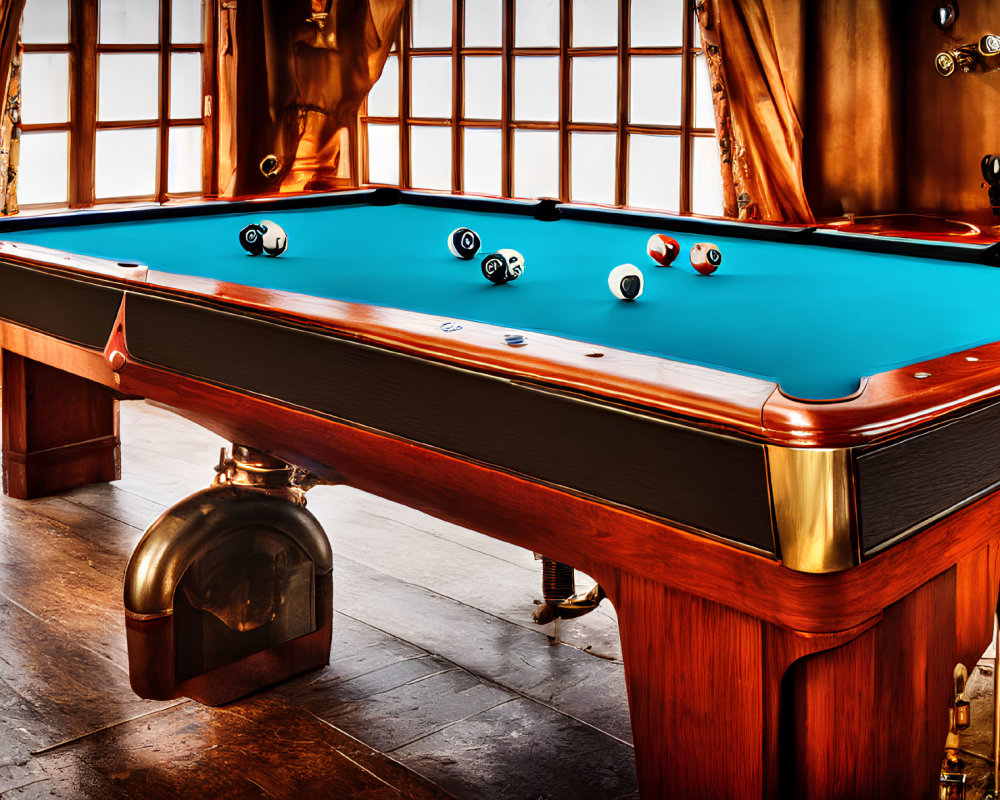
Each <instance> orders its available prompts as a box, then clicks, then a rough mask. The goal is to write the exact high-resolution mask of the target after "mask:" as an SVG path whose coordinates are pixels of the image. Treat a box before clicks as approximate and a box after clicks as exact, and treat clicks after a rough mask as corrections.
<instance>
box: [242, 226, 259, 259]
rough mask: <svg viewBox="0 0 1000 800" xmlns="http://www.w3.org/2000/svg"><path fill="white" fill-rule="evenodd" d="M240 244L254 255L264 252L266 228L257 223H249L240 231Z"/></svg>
mask: <svg viewBox="0 0 1000 800" xmlns="http://www.w3.org/2000/svg"><path fill="white" fill-rule="evenodd" d="M240 245H241V246H242V247H243V249H244V250H246V251H247V252H248V253H249V254H250V255H252V256H259V255H260V254H261V253H263V252H264V229H263V228H262V227H261V226H260V225H258V224H257V223H253V224H251V225H247V226H246V227H245V228H244V229H243V230H241V231H240Z"/></svg>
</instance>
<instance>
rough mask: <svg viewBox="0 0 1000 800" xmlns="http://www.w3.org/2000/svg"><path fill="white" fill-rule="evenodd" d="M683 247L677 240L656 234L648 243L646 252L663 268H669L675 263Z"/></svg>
mask: <svg viewBox="0 0 1000 800" xmlns="http://www.w3.org/2000/svg"><path fill="white" fill-rule="evenodd" d="M680 251H681V246H680V245H679V244H678V243H677V240H676V239H674V238H673V237H671V236H667V235H666V234H663V233H654V234H653V235H652V236H650V237H649V241H648V242H646V252H647V253H648V254H649V257H650V258H651V259H653V261H655V262H656V263H657V264H659V265H660V266H661V267H669V266H670V265H671V264H673V263H674V259H675V258H677V254H678V253H679V252H680Z"/></svg>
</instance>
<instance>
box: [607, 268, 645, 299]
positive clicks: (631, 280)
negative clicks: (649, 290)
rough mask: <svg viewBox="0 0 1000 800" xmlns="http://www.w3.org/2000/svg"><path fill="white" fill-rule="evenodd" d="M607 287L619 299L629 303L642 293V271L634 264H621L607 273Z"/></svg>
mask: <svg viewBox="0 0 1000 800" xmlns="http://www.w3.org/2000/svg"><path fill="white" fill-rule="evenodd" d="M608 288H609V289H610V290H611V294H613V295H614V296H615V297H617V298H618V299H619V300H624V301H625V302H626V303H631V302H632V301H633V300H635V299H636V298H637V297H638V296H639V295H641V294H642V272H641V271H640V270H639V268H638V267H637V266H636V265H635V264H622V265H621V266H618V267H615V268H614V269H613V270H611V273H610V274H609V275H608Z"/></svg>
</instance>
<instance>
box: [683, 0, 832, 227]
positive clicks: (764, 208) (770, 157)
mask: <svg viewBox="0 0 1000 800" xmlns="http://www.w3.org/2000/svg"><path fill="white" fill-rule="evenodd" d="M764 3H765V0H704V2H701V3H699V5H698V23H699V26H700V27H701V36H702V43H703V46H704V49H705V54H706V58H707V61H708V68H709V75H710V77H711V82H712V95H713V100H714V104H715V117H716V131H717V134H718V138H719V148H720V154H721V159H722V183H723V198H724V204H725V213H726V215H727V216H732V217H738V218H739V219H744V220H768V221H780V222H812V221H813V215H812V212H811V210H810V208H809V203H808V201H807V199H806V193H805V188H804V186H803V180H802V166H803V157H802V128H801V126H800V124H799V117H798V114H797V112H796V109H795V104H794V103H793V101H792V98H791V96H790V93H789V91H788V88H787V87H786V85H785V82H784V79H783V78H782V74H781V69H780V67H779V63H778V53H777V49H776V47H775V42H774V36H773V33H772V30H771V26H770V23H769V21H768V16H767V11H766V9H765V6H764Z"/></svg>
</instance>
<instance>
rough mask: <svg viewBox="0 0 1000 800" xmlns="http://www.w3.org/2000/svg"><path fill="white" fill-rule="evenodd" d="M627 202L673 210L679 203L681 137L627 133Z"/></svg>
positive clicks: (633, 204) (641, 206) (636, 205)
mask: <svg viewBox="0 0 1000 800" xmlns="http://www.w3.org/2000/svg"><path fill="white" fill-rule="evenodd" d="M628 204H629V205H630V206H634V207H636V208H657V209H665V210H667V211H677V210H678V209H679V208H680V207H681V138H680V137H679V136H646V135H644V134H632V135H631V136H629V137H628Z"/></svg>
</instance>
